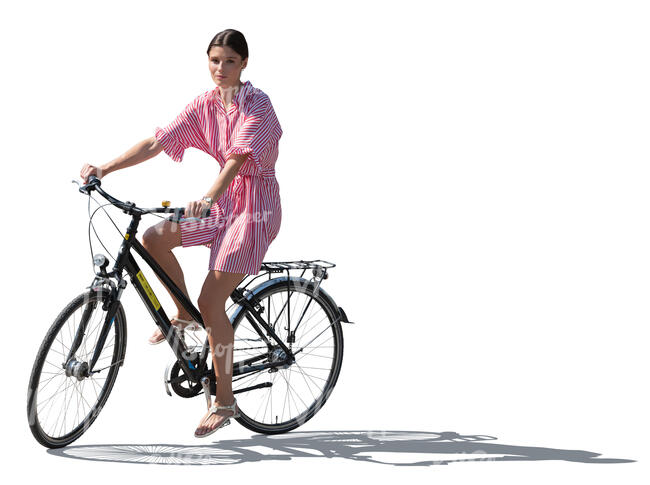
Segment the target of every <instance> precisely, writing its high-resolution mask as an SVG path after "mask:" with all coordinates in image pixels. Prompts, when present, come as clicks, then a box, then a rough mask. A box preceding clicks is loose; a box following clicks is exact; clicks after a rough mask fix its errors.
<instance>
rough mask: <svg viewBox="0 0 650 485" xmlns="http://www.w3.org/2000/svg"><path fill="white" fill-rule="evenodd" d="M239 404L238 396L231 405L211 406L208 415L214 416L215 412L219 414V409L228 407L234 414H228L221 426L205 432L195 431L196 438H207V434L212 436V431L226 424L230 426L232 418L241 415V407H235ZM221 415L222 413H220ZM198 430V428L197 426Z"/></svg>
mask: <svg viewBox="0 0 650 485" xmlns="http://www.w3.org/2000/svg"><path fill="white" fill-rule="evenodd" d="M236 406H237V398H235V401H234V402H233V403H232V404H231V405H230V406H212V407H211V408H210V413H209V414H208V417H210V416H212V415H213V414H217V411H218V410H219V409H227V410H229V411H232V412H233V414H232V416H227V417H226V419H224V420H223V421H222V422H221V423H220V424H219V426H217V427H216V428H214V429H211V430H210V431H208V432H207V433H205V434H196V431H194V437H195V438H205V437H206V436H210V435H211V434H212V433H214V432H215V431H217V430H218V429H221V428H223V427H224V426H228V425H229V424H230V418H238V417H239V416H240V415H239V409H237V410H235V407H236ZM220 416H221V415H220ZM197 430H198V428H197Z"/></svg>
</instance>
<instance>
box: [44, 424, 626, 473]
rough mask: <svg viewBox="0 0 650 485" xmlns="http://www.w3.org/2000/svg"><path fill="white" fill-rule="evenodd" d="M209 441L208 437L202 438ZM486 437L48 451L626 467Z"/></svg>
mask: <svg viewBox="0 0 650 485" xmlns="http://www.w3.org/2000/svg"><path fill="white" fill-rule="evenodd" d="M207 439H208V440H211V438H207ZM495 440H496V438H495V437H493V436H485V435H460V434H458V433H454V432H451V431H446V432H441V433H429V432H422V431H387V430H380V431H369V430H363V431H308V432H293V433H285V434H282V435H268V436H267V435H254V436H253V437H251V438H248V439H238V440H211V441H212V442H210V443H209V444H206V445H196V446H187V445H173V444H100V445H82V446H68V447H66V448H60V449H53V450H48V453H50V454H53V455H57V456H62V457H66V458H75V459H80V460H92V461H105V462H115V463H143V464H167V465H231V464H238V463H250V462H259V461H280V460H292V459H306V458H345V459H348V460H355V461H363V462H369V463H378V464H383V465H394V466H432V465H448V464H450V463H459V462H476V461H488V462H494V461H540V460H560V461H572V462H579V463H630V462H634V461H635V460H629V459H619V458H602V457H601V456H600V454H599V453H594V452H592V451H584V450H563V449H556V448H542V447H536V446H515V445H506V444H501V443H496V442H495Z"/></svg>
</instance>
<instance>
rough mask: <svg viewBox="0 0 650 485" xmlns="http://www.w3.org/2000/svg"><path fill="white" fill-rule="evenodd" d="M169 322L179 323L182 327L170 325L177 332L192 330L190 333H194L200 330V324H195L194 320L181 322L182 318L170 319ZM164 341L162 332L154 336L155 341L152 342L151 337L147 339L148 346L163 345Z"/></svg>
mask: <svg viewBox="0 0 650 485" xmlns="http://www.w3.org/2000/svg"><path fill="white" fill-rule="evenodd" d="M171 321H172V322H173V321H176V322H179V323H181V324H182V325H178V324H173V323H172V325H173V326H174V327H176V328H177V329H179V330H192V331H195V330H199V329H200V328H201V324H200V323H199V322H197V321H196V320H183V319H182V318H172V319H171ZM158 331H159V332H160V329H158ZM165 340H166V339H165V336H164V335H163V334H162V332H160V333H159V334H158V335H157V336H156V340H153V341H152V340H151V337H150V338H149V345H158V344H161V343H163V342H164V341H165Z"/></svg>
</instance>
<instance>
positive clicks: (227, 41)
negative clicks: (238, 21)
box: [208, 29, 248, 61]
mask: <svg viewBox="0 0 650 485" xmlns="http://www.w3.org/2000/svg"><path fill="white" fill-rule="evenodd" d="M214 46H218V47H230V48H231V49H232V50H234V51H235V52H236V53H237V54H239V55H240V56H241V59H242V61H243V60H245V59H246V58H247V57H248V44H247V43H246V38H245V37H244V34H242V33H241V32H240V31H238V30H235V29H226V30H222V31H221V32H219V33H218V34H217V35H215V36H214V38H213V39H212V40H211V41H210V45H209V46H208V55H210V49H212V48H213V47H214Z"/></svg>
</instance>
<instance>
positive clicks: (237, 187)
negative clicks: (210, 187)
mask: <svg viewBox="0 0 650 485" xmlns="http://www.w3.org/2000/svg"><path fill="white" fill-rule="evenodd" d="M243 177H258V178H261V179H264V180H269V179H274V178H275V170H271V171H268V172H262V174H258V173H255V174H250V173H237V175H235V178H234V179H233V192H234V193H235V194H239V193H241V191H242V190H244V183H243V180H242V179H243Z"/></svg>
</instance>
